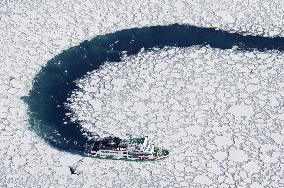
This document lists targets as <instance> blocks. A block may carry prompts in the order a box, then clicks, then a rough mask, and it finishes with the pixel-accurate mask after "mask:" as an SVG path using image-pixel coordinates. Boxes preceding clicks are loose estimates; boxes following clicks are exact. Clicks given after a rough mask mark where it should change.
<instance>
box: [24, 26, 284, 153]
mask: <svg viewBox="0 0 284 188" xmlns="http://www.w3.org/2000/svg"><path fill="white" fill-rule="evenodd" d="M194 45H200V46H205V45H209V46H211V47H212V48H219V49H231V48H233V46H238V48H237V50H241V51H252V50H254V49H256V50H258V51H267V50H279V51H283V50H284V38H280V37H275V38H267V37H260V36H244V35H241V34H236V33H228V32H225V31H221V30H215V29H213V28H200V27H194V26H189V25H178V24H174V25H169V26H152V27H144V28H133V29H125V30H122V31H117V32H115V33H110V34H106V35H101V36H97V37H95V38H94V39H92V40H91V41H84V42H82V43H81V44H80V45H78V46H75V47H71V48H70V49H67V50H65V51H63V52H62V53H61V54H59V55H57V56H55V57H54V58H53V59H51V60H49V61H48V63H47V64H46V66H45V67H43V68H42V69H41V71H40V72H39V73H38V74H37V75H36V76H35V78H34V83H33V87H32V89H31V91H30V92H29V96H27V97H23V98H24V100H25V102H26V103H27V105H28V109H29V122H30V125H31V129H32V130H33V131H35V132H36V133H37V134H38V135H39V136H40V137H41V138H43V139H44V140H45V141H46V142H48V143H49V144H50V145H52V146H54V147H56V148H58V149H62V150H66V151H69V152H75V153H82V152H83V151H84V150H85V148H86V146H87V145H88V144H90V143H91V142H92V141H89V140H88V137H87V136H86V135H87V134H88V133H87V132H83V131H82V130H81V125H80V122H72V121H70V118H69V117H67V116H66V115H65V114H66V113H69V112H70V111H69V110H68V109H67V108H65V107H64V103H65V102H66V101H67V98H68V97H69V96H70V94H71V92H72V91H74V90H75V89H77V87H76V84H75V82H74V81H75V80H77V79H80V78H81V77H83V76H84V75H85V74H86V73H87V72H89V71H93V70H95V69H98V68H99V66H100V65H101V64H103V63H104V62H105V61H111V62H119V61H120V60H121V57H122V53H123V51H127V55H135V54H137V53H138V52H139V51H140V50H141V49H142V48H144V49H145V50H151V48H153V47H159V48H163V47H165V46H173V47H190V46H194ZM94 123H95V122H94Z"/></svg>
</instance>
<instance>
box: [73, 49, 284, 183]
mask: <svg viewBox="0 0 284 188" xmlns="http://www.w3.org/2000/svg"><path fill="white" fill-rule="evenodd" d="M251 56H254V57H256V58H254V59H253V61H252V58H251ZM283 61H284V55H283V54H279V52H276V51H270V52H266V53H265V54H264V53H261V52H257V51H254V52H246V53H245V54H244V53H243V52H238V51H235V50H226V51H224V50H219V49H212V48H209V47H202V48H200V47H194V48H182V49H179V48H165V49H156V50H153V51H150V52H143V51H142V52H140V53H139V54H138V55H137V56H131V57H126V58H124V59H123V61H122V62H121V63H106V64H105V65H104V66H102V67H101V69H100V70H96V71H93V72H92V73H90V74H89V75H88V76H86V77H85V78H84V79H81V80H79V81H78V85H79V87H80V88H81V89H80V90H78V91H77V92H76V93H75V94H73V96H72V98H71V99H69V102H70V103H69V107H70V108H71V109H73V112H74V114H73V118H74V119H79V120H80V121H81V122H82V125H83V127H84V128H85V129H87V130H89V131H92V132H95V133H98V134H99V135H102V134H104V133H105V132H107V133H110V134H114V135H116V136H120V137H123V136H125V134H127V133H130V134H137V135H143V134H144V135H148V136H149V137H150V138H151V140H153V141H154V143H155V144H157V145H162V146H164V147H165V148H168V149H169V150H170V152H171V157H170V158H169V159H166V160H165V161H163V162H155V163H151V164H146V165H144V164H143V165H142V164H137V166H138V168H140V169H143V170H144V171H147V172H148V173H149V172H151V171H152V172H153V171H154V170H153V169H162V170H161V172H159V174H160V176H159V177H168V176H169V175H168V173H169V172H173V173H174V177H172V178H173V179H171V178H170V179H166V180H165V181H164V184H165V185H168V186H173V185H174V184H176V183H177V182H179V183H180V182H185V183H187V185H189V184H190V185H198V184H202V185H217V184H219V186H220V187H222V186H224V187H226V185H240V186H248V185H249V184H250V183H252V182H256V183H262V185H267V184H271V179H270V178H271V176H274V177H275V178H281V177H283V173H280V172H278V174H277V175H276V174H275V173H276V172H277V169H279V167H280V166H282V163H283V160H284V158H283V155H281V153H283V138H284V135H283V134H280V133H281V132H283V130H284V129H283V128H282V126H281V124H283V121H282V120H281V119H280V118H279V115H280V114H282V113H283V108H282V107H281V105H280V104H283V102H284V101H283V94H282V92H283V83H284V79H283V78H284V77H283ZM251 85H253V86H254V87H257V90H253V91H252V90H251V89H248V88H249V87H251ZM274 134H275V140H278V142H277V141H275V140H274V139H273V136H272V135H274ZM276 135H277V136H276ZM128 165H129V168H131V164H125V163H123V166H124V167H125V166H128ZM124 167H123V168H124ZM125 168H127V167H125ZM268 174H269V175H268ZM136 175H137V174H136V173H134V172H133V171H132V170H130V171H128V173H127V177H129V178H130V177H132V176H133V178H134V177H135V176H136ZM140 178H141V179H140ZM144 178H145V177H141V176H138V177H136V181H138V182H143V181H144V180H143V179H144ZM154 178H158V177H154ZM280 181H281V179H279V182H278V183H280Z"/></svg>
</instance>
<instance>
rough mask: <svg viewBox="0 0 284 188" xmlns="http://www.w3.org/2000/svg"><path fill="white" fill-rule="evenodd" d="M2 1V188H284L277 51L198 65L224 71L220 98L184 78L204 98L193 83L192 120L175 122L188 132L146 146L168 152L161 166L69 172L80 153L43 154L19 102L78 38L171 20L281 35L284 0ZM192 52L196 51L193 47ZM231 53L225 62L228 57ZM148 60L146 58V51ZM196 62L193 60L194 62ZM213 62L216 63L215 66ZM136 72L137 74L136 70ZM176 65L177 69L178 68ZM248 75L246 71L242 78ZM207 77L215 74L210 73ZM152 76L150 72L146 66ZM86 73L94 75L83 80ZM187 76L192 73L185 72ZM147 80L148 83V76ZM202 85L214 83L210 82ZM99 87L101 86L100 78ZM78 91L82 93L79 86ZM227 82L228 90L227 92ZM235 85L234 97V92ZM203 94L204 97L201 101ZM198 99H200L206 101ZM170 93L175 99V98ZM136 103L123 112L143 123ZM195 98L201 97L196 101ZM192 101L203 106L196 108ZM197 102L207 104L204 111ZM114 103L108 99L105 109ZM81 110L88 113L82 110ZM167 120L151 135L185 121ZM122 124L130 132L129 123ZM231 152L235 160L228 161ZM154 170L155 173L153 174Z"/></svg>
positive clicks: (90, 164) (99, 163)
mask: <svg viewBox="0 0 284 188" xmlns="http://www.w3.org/2000/svg"><path fill="white" fill-rule="evenodd" d="M0 4H1V5H0V28H1V29H0V38H1V40H0V54H1V56H0V62H1V66H0V90H1V91H0V122H1V133H0V134H1V136H0V140H1V144H0V153H1V154H0V157H1V160H0V167H1V168H0V177H1V178H0V187H83V186H85V187H111V186H118V187H119V186H120V187H131V186H137V187H139V186H144V187H162V186H168V185H169V186H171V187H174V186H175V187H181V186H184V187H187V186H188V185H189V184H191V186H195V185H196V186H197V185H201V187H205V186H206V185H208V186H210V187H228V186H229V185H233V186H239V187H248V186H250V187H254V188H255V187H257V188H259V187H264V186H269V187H283V186H284V185H283V177H284V175H283V171H284V167H283V141H284V138H283V135H284V130H283V128H282V127H281V125H283V121H284V113H283V86H284V84H283V67H282V66H281V62H282V64H283V58H282V60H281V57H283V54H282V55H281V54H279V55H277V53H276V52H273V53H269V54H265V53H264V54H262V53H257V52H256V53H244V54H241V53H235V52H228V51H227V52H225V54H224V55H223V53H222V52H221V51H218V50H217V51H216V53H217V54H218V58H217V57H216V60H215V64H217V65H219V66H220V67H222V70H218V71H217V70H215V69H211V70H207V69H206V67H205V68H204V65H203V67H202V66H201V67H200V70H203V69H204V70H205V72H204V76H205V75H207V76H209V75H212V76H214V75H215V74H216V72H214V71H217V73H219V74H217V75H216V76H217V77H220V76H222V75H223V78H227V79H228V81H227V82H225V81H223V83H224V85H222V88H223V89H224V91H228V92H223V93H222V92H221V93H220V94H219V95H218V94H216V95H215V92H216V91H217V90H214V86H213V88H212V87H211V85H210V87H208V88H206V87H205V84H206V82H208V80H206V79H205V80H204V79H203V77H202V79H200V78H201V77H200V78H199V79H198V78H196V79H195V80H192V83H196V84H197V85H200V86H202V87H204V88H203V90H204V91H199V93H201V94H202V93H203V95H201V96H198V95H196V94H195V92H197V91H198V90H200V89H198V87H192V88H195V89H196V91H195V90H192V91H191V92H190V93H188V97H187V104H186V106H187V105H188V107H190V108H191V107H197V106H198V109H194V111H190V112H189V114H191V115H193V113H194V119H193V120H192V119H189V120H188V121H186V122H185V123H184V124H183V125H186V124H188V123H191V125H189V126H187V127H186V130H187V131H183V129H184V128H185V127H183V125H181V126H180V127H178V129H175V130H172V131H173V134H175V135H176V134H178V133H179V132H180V133H181V136H180V138H175V139H173V140H171V142H172V143H173V144H175V145H173V144H169V141H167V140H165V139H163V138H162V137H157V139H155V140H154V141H155V142H156V143H157V144H158V145H164V146H167V147H169V148H171V149H172V153H173V154H174V155H173V156H172V157H171V158H169V160H168V161H163V162H159V163H156V162H155V163H127V162H122V161H104V160H94V159H89V158H86V159H84V162H83V164H82V165H81V166H80V170H81V171H83V174H81V175H80V176H74V175H73V176H71V175H70V172H69V169H68V165H72V164H74V163H75V162H76V161H77V160H78V159H80V157H79V156H76V155H71V154H68V153H65V152H60V151H57V150H55V149H52V148H50V146H49V145H47V144H45V143H43V141H42V140H41V139H39V138H37V137H36V136H35V135H34V133H33V132H31V131H29V130H27V127H28V123H27V122H26V120H27V114H26V107H25V105H24V103H23V102H22V101H21V100H20V97H21V96H24V95H27V92H28V90H29V89H30V88H31V85H32V79H33V77H34V76H35V74H36V73H37V72H38V71H39V69H40V68H41V66H42V65H44V64H45V63H46V62H47V60H48V59H50V58H52V57H54V56H55V55H56V54H58V53H59V52H61V51H62V50H63V49H66V48H67V47H70V46H74V45H76V44H78V43H79V42H81V41H82V40H84V39H87V38H93V37H94V36H96V35H98V34H104V33H107V32H112V31H116V30H121V29H125V28H131V27H142V26H146V25H157V24H170V23H177V22H178V23H187V24H192V25H197V26H206V27H216V28H219V29H223V30H228V31H233V32H245V33H250V34H253V35H265V36H284V33H283V28H284V22H283V20H284V19H283V17H284V11H283V7H284V1H282V0H274V1H260V0H251V1H245V0H235V1H226V0H211V1H199V0H189V1H181V0H177V1H171V0H165V1H161V0H153V1H152V0H151V1H150V0H146V1H131V0H128V1H123V0H122V1H112V0H109V1H80V0H79V1H73V0H69V1H53V0H50V1H37V2H36V1H5V2H1V3H0ZM190 50H192V52H194V53H193V54H196V50H198V49H189V51H190ZM214 52H215V51H214ZM175 53H178V52H175ZM206 53H208V54H209V56H210V55H212V50H210V49H207V52H206ZM164 54H165V53H164ZM161 55H162V54H161ZM231 55H232V59H228V60H226V58H228V57H229V56H231ZM256 55H257V56H256ZM152 56H153V57H154V55H153V54H152ZM147 57H151V55H150V54H148V55H147ZM206 57H207V55H206V54H204V57H203V58H202V57H198V58H197V57H191V58H193V59H194V58H195V59H200V60H202V59H206ZM167 58H168V57H167ZM223 58H225V59H223ZM237 58H240V60H237ZM278 58H279V59H278ZM134 59H135V57H133V59H129V60H132V61H134ZM243 59H244V60H246V61H247V63H246V65H247V66H242V67H240V68H239V69H238V68H237V66H238V65H240V63H241V62H242V61H243ZM221 60H223V61H224V62H222V61H221ZM169 61H172V60H169ZM152 62H153V61H151V63H152ZM182 62H183V61H181V63H182ZM207 62H210V61H207ZM212 62H214V61H212ZM226 62H227V63H226ZM254 62H257V63H254ZM277 62H278V64H277ZM126 63H127V62H126ZM151 63H150V64H151ZM153 63H155V62H153ZM156 63H157V64H158V63H159V62H156ZM189 63H190V62H189ZM195 63H196V64H201V62H199V63H198V61H197V62H195ZM150 64H149V67H145V69H146V70H151V69H150V68H151V65H150ZM169 64H170V63H169ZM221 64H223V65H222V66H221ZM134 65H135V64H134ZM223 66H224V67H223ZM134 67H135V66H134ZM230 67H231V69H232V70H238V72H239V73H237V72H233V71H232V70H231V71H230ZM113 68H114V67H113ZM136 68H139V66H138V64H137V65H136ZM176 69H177V70H180V69H179V68H178V67H177V68H176ZM103 70H108V69H103ZM131 70H133V71H135V70H134V69H131ZM165 70H169V69H165ZM186 70H187V69H186ZM189 70H194V71H195V72H196V73H198V74H197V75H200V76H201V75H202V72H200V71H199V72H198V69H193V68H190V69H189ZM251 70H252V73H253V74H250V71H251ZM124 71H126V69H125V70H124ZM156 71H157V70H156ZM210 71H213V73H211V74H210ZM222 71H228V72H229V73H230V74H229V75H227V76H226V75H225V74H222ZM154 72H155V70H153V73H154ZM185 72H186V71H185ZM156 73H157V72H156ZM241 73H242V74H243V75H244V76H246V77H247V78H249V79H248V80H246V79H243V81H244V83H241V82H239V81H238V80H240V81H241V79H242V77H241V76H240V75H241ZM100 74H102V72H101V73H100ZM175 74H176V75H177V76H178V75H180V73H179V72H176V73H170V75H172V76H173V75H175ZM94 75H95V73H94V74H93V75H91V76H94ZM190 75H191V74H190ZM113 76H115V75H113ZM253 76H254V77H253ZM130 78H131V77H130ZM132 78H133V77H132ZM169 78H170V77H169ZM189 78H191V77H190V76H189ZM220 78H221V77H220ZM234 78H238V80H230V79H234ZM257 78H258V79H257ZM153 79H156V78H153ZM172 79H180V80H181V78H178V77H177V78H175V77H172ZM207 79H208V78H207ZM281 79H282V81H281ZM202 80H203V81H202ZM145 81H146V80H145ZM147 81H148V82H149V77H148V80H147ZM210 81H211V82H213V80H209V82H210ZM234 81H236V83H235V85H233V83H234ZM105 82H106V83H107V79H106V80H105ZM128 83H130V81H129V80H127V79H126V80H124V81H123V82H122V81H119V82H117V81H113V83H112V84H113V86H114V85H118V86H117V87H125V86H128V85H127V84H128ZM216 83H222V81H221V80H216ZM140 84H143V82H142V83H140ZM144 84H145V83H144ZM152 84H153V85H155V84H156V86H157V88H158V86H159V84H161V86H159V87H162V89H163V90H164V91H168V90H169V88H167V89H166V88H163V83H158V82H154V83H152ZM180 84H182V83H180ZM226 84H227V86H226ZM229 84H230V85H229ZM84 86H86V87H87V85H84ZM110 86H112V85H110ZM166 86H167V87H172V88H177V89H178V87H177V86H173V85H172V84H169V85H168V84H166V85H165V87H166ZM231 86H233V88H231V90H229V87H231ZM107 87H108V86H106V88H107ZM84 88H85V87H84ZM131 88H132V87H131ZM129 89H130V88H129ZM139 89H141V88H139ZM151 89H154V88H151ZM239 89H240V91H242V92H239ZM157 91H159V88H158V89H157ZM116 92H118V91H116ZM172 92H175V90H172ZM205 93H208V94H206V95H205ZM122 94H123V93H122ZM126 94H127V93H124V95H122V96H127V95H126ZM156 94H157V95H161V96H162V93H158V92H157V93H156ZM132 95H134V93H132ZM84 96H87V95H84ZM95 96H96V97H95V98H98V97H99V95H97V94H96V95H95ZM128 96H129V95H128ZM205 96H206V97H207V98H208V99H207V98H204V97H205ZM143 97H145V101H143V100H144V98H143ZM169 97H171V98H172V99H173V100H174V97H173V96H169ZM181 97H185V95H181ZM210 97H212V99H210ZM137 98H138V99H139V98H141V99H143V100H141V101H140V102H142V101H143V102H144V105H143V104H142V103H137V102H139V101H135V102H136V103H135V105H134V104H133V106H131V107H132V108H133V112H134V110H136V111H137V110H138V111H139V114H143V113H144V115H143V116H142V118H140V119H139V118H138V120H137V122H139V121H140V122H141V121H143V119H144V118H147V116H146V115H147V111H145V109H146V107H145V103H146V102H147V101H146V99H147V95H145V96H144V95H142V96H139V95H138V96H136V99H137ZM216 98H218V101H216V106H214V105H213V104H214V103H213V99H216ZM134 99H135V97H134V96H133V97H132V96H131V98H129V99H127V100H128V101H130V102H132V101H133V102H134ZM195 99H200V101H197V100H195ZM201 99H202V100H205V101H202V100H201ZM92 101H93V102H94V103H93V104H92V105H93V106H96V107H97V108H96V109H97V110H98V109H99V106H101V107H102V108H105V107H104V106H103V105H104V104H106V103H102V102H103V101H102V102H101V103H99V102H98V101H94V100H92ZM149 102H151V101H149ZM158 102H160V101H157V103H158ZM198 102H202V103H200V105H197V104H199V103H198ZM171 103H172V105H171ZM204 103H206V104H207V103H209V104H211V106H207V105H205V104H204ZM100 104H102V105H100ZM114 105H115V104H113V103H112V106H114ZM177 105H180V106H177ZM183 105H184V104H179V103H177V102H175V101H168V106H169V107H170V108H171V109H173V110H175V111H177V110H178V109H180V107H181V106H183ZM212 105H213V106H212ZM142 107H143V108H142ZM152 107H153V108H155V107H156V108H157V109H156V111H159V109H160V108H161V106H152ZM217 107H218V108H217ZM244 107H246V109H245V111H248V112H249V113H246V114H244V115H245V116H244V115H242V113H243V110H242V109H243V108H244ZM82 110H85V109H82ZM131 110H132V109H131ZM190 110H192V109H190ZM212 110H213V111H212ZM214 110H215V111H214ZM201 112H206V113H204V114H203V113H201ZM214 112H216V114H214ZM222 112H223V113H224V114H222ZM240 112H241V114H240ZM96 113H99V112H96ZM129 113H130V112H129ZM131 113H132V112H131ZM131 113H130V115H131ZM167 113H168V114H167ZM212 113H213V114H212ZM217 113H219V115H218V114H217ZM76 114H78V115H79V114H80V111H76ZM86 114H88V112H87V111H86ZM165 114H166V115H168V117H165V118H168V119H167V120H166V122H167V123H169V122H174V123H173V124H163V125H161V124H159V129H164V131H165V132H168V131H169V130H167V129H168V126H174V125H176V124H180V122H181V120H182V119H181V118H180V117H183V114H185V111H183V112H179V113H178V114H171V115H169V111H165ZM248 114H249V115H248ZM102 115H103V113H102ZM154 115H155V114H153V116H154ZM203 116H204V117H208V118H209V117H212V118H214V117H215V118H217V119H216V120H215V121H211V122H209V121H205V122H204V120H206V119H205V118H202V117H203ZM132 117H133V116H132ZM156 117H160V118H161V114H158V115H157V116H155V117H153V118H151V120H156V119H155V118H156ZM82 118H84V116H82ZM97 118H101V117H97ZM218 118H221V119H222V118H223V119H222V122H218ZM226 118H227V119H226ZM175 119H176V120H175ZM231 119H233V121H232V120H231ZM104 121H107V119H106V118H104V119H102V118H101V125H100V126H105V128H107V127H109V128H108V129H109V130H108V131H112V130H113V129H114V128H116V126H110V125H109V126H107V123H105V122H104ZM176 122H177V123H176ZM149 123H150V122H149ZM206 123H207V124H206ZM145 124H146V123H145ZM149 125H150V124H149ZM152 125H154V126H157V125H158V124H154V123H153V122H152ZM84 126H85V128H90V126H88V125H87V120H86V121H85V124H84ZM100 126H99V123H97V127H96V128H95V130H96V131H99V129H100ZM117 126H121V124H120V123H119V122H117ZM128 126H134V124H131V125H128ZM137 126H138V127H139V126H140V125H139V124H138V125H137ZM142 128H143V127H142ZM151 128H153V126H152V127H151V126H150V127H149V130H147V131H148V134H150V133H151V131H152V136H154V134H153V133H154V130H151ZM210 128H211V131H210V130H209V129H210ZM123 130H125V129H122V130H119V131H118V133H119V134H123V133H124V132H123ZM130 130H131V131H133V132H134V133H139V131H140V129H139V130H135V129H134V128H133V127H131V129H130ZM187 134H190V137H186V135H187ZM205 135H207V136H208V137H205ZM203 138H204V139H203ZM181 139H182V141H181V143H179V142H178V141H179V140H181ZM222 139H224V141H222ZM225 141H226V142H225ZM167 142H168V143H167ZM189 142H191V143H193V144H192V145H190V148H187V149H185V148H183V147H182V143H189ZM236 152H238V154H240V156H235V155H234V154H235V153H236ZM185 156H189V157H185ZM198 156H201V157H198ZM246 159H247V160H246ZM173 161H174V162H173ZM236 161H241V162H236ZM185 164H187V165H185ZM157 166H158V168H155V167H157ZM130 172H132V174H130ZM141 174H143V175H141ZM162 175H163V176H162ZM216 177H217V178H216ZM236 182H237V183H236ZM200 183H201V184H200ZM234 184H235V185H234Z"/></svg>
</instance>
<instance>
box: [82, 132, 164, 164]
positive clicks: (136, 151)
mask: <svg viewBox="0 0 284 188" xmlns="http://www.w3.org/2000/svg"><path fill="white" fill-rule="evenodd" d="M86 155H87V156H90V157H95V158H103V159H121V160H159V159H164V158H166V157H168V156H169V151H168V150H166V149H163V148H160V147H157V146H155V145H154V144H152V143H151V142H150V140H149V138H148V136H145V137H133V136H129V138H127V139H121V138H119V137H115V136H108V137H105V138H102V139H98V140H96V141H95V142H94V143H93V145H92V146H91V147H90V149H89V150H88V151H87V152H86Z"/></svg>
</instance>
